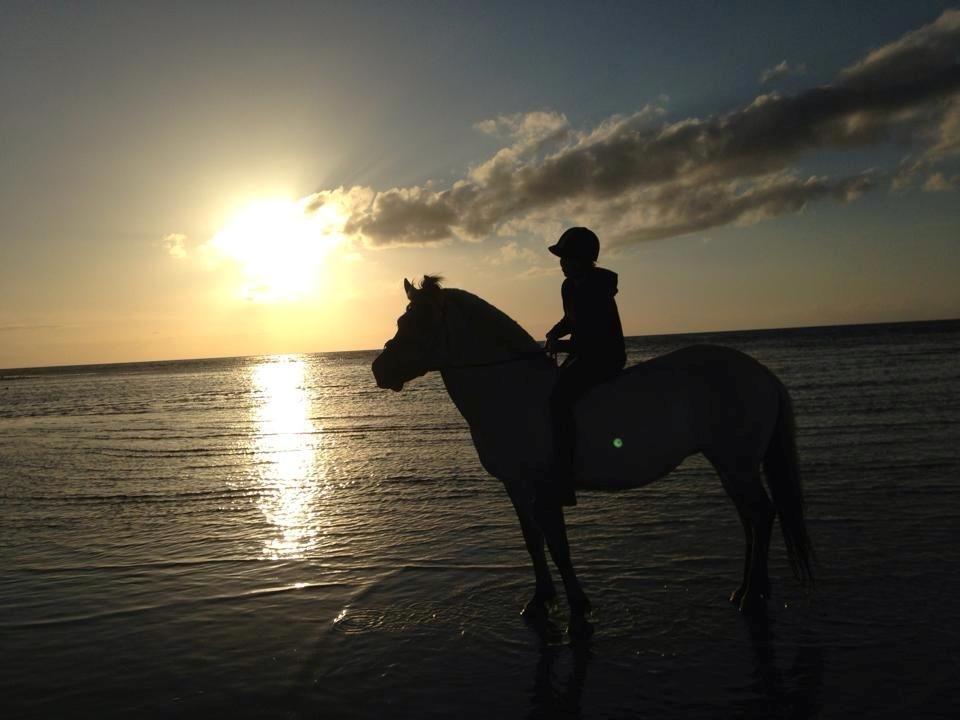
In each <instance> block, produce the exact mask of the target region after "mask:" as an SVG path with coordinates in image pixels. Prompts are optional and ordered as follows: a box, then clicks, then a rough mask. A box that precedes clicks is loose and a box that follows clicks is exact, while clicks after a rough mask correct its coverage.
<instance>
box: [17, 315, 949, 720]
mask: <svg viewBox="0 0 960 720" xmlns="http://www.w3.org/2000/svg"><path fill="white" fill-rule="evenodd" d="M698 342H714V343H718V344H723V345H728V346H732V347H736V348H738V349H740V350H743V351H745V352H747V353H749V354H751V355H753V356H754V357H756V358H757V359H759V360H760V361H761V362H763V363H765V364H766V365H768V366H769V367H770V368H771V369H772V370H774V372H776V373H777V374H778V376H779V377H780V378H781V379H782V380H783V381H784V383H785V384H786V385H787V386H788V388H789V389H790V392H791V394H792V396H793V400H794V404H795V411H796V417H797V424H798V445H799V452H800V461H801V468H802V473H803V478H804V483H805V490H806V494H807V517H808V527H809V531H810V535H811V538H812V541H813V543H814V546H815V550H816V553H817V560H818V562H817V565H816V567H815V571H816V573H817V578H818V582H817V585H816V588H815V590H814V591H813V592H811V593H806V592H805V591H804V590H803V589H802V588H801V587H800V585H799V584H798V583H797V582H796V581H795V580H794V579H793V578H792V576H791V574H790V571H789V568H788V566H787V562H786V556H785V551H784V547H783V541H782V539H781V537H780V534H779V529H778V528H775V530H774V536H773V541H772V544H771V557H770V562H771V579H772V581H773V592H774V597H773V600H772V601H771V602H770V608H769V612H768V613H767V616H766V618H761V619H750V618H747V617H745V616H743V615H741V614H739V613H738V612H737V610H736V609H735V608H734V607H733V606H731V605H730V604H729V603H728V602H727V600H726V598H727V596H728V594H729V593H730V591H731V590H732V589H734V588H735V587H736V586H737V585H738V584H739V581H740V573H741V569H742V553H743V538H742V531H741V529H740V525H739V522H738V520H737V517H736V513H735V511H734V509H733V506H732V504H731V503H730V501H729V499H728V498H727V497H726V495H725V494H724V492H723V490H722V488H721V486H720V483H719V481H718V479H717V477H716V476H715V475H714V473H713V471H712V469H711V468H710V467H709V465H708V464H707V463H706V462H705V461H704V460H703V459H702V458H691V459H690V460H688V461H687V462H686V463H684V464H683V465H682V466H681V467H680V468H679V469H677V470H676V471H675V472H673V473H672V474H671V475H669V476H668V477H667V478H666V479H664V480H661V481H659V482H657V483H654V484H653V485H650V486H648V487H645V488H642V489H638V490H633V491H630V492H628V493H622V494H609V495H607V494H601V493H590V492H584V493H582V494H581V496H580V504H579V506H578V507H576V508H575V509H573V510H571V511H569V512H568V513H567V519H568V524H569V533H570V541H571V548H572V553H573V559H574V563H575V565H576V567H577V568H578V571H579V573H580V577H581V580H582V581H583V583H584V587H585V589H586V591H587V592H588V594H589V595H590V597H591V600H592V602H593V605H594V622H595V634H594V636H593V638H592V639H591V640H590V641H589V642H587V643H574V644H573V645H571V644H569V643H566V642H557V643H553V644H551V643H544V642H543V641H542V640H541V638H540V637H539V636H538V635H537V634H536V633H534V632H533V631H531V630H530V629H529V628H528V627H527V626H526V625H525V624H524V622H523V621H522V619H521V618H520V615H519V611H520V609H521V608H522V606H523V604H524V603H525V601H526V600H527V599H528V598H529V596H530V594H531V592H532V587H533V574H532V570H531V568H530V563H529V559H528V556H527V553H526V550H525V549H524V545H523V541H522V538H521V535H520V529H519V525H518V523H517V520H516V517H515V516H514V514H513V510H512V508H511V505H510V502H509V500H508V499H507V497H506V494H505V493H504V491H503V488H502V486H501V485H500V484H499V483H498V482H497V481H496V480H493V479H492V478H490V477H489V476H487V475H486V474H485V473H484V471H483V469H482V468H481V467H480V464H479V462H478V460H477V457H476V453H475V451H474V449H473V446H472V444H471V441H470V436H469V433H468V431H467V428H466V425H465V423H464V421H463V420H462V418H461V417H460V416H459V414H458V413H457V411H456V409H455V408H454V406H453V404H452V403H451V402H450V400H449V398H448V397H447V395H446V392H445V391H444V389H443V385H442V383H441V380H440V378H439V375H438V374H436V373H434V374H431V375H428V376H426V377H424V378H421V379H419V380H416V381H414V382H412V383H410V384H409V385H408V386H407V388H406V389H405V390H404V391H403V392H401V393H393V392H390V391H385V390H379V389H377V388H376V386H375V384H374V381H373V377H372V375H371V372H370V364H371V362H372V360H373V358H374V357H375V356H376V352H372V351H371V352H347V353H319V354H311V355H289V356H270V357H248V358H228V359H215V360H184V361H171V362H154V363H134V364H120V365H99V366H80V367H64V368H43V369H35V370H4V371H0V648H2V652H3V661H2V673H0V716H2V717H3V718H60V717H97V718H119V717H124V718H125V717H136V718H154V717H184V718H192V717H203V718H209V717H231V718H237V717H241V718H242V717H251V718H254V717H256V718H273V717H276V718H380V717H415V718H432V717H436V718H449V717H458V718H487V717H500V718H553V717H582V718H626V717H641V716H642V717H655V718H674V717H676V718H724V717H764V718H765V717H790V718H802V717H830V718H832V717H837V718H848V717H868V718H878V717H891V718H892V717H897V718H900V717H910V718H917V717H953V716H954V715H953V713H954V712H955V711H956V709H957V708H958V707H960V602H958V601H957V598H958V597H960V572H958V570H957V568H958V567H960V543H958V538H960V484H958V479H960V450H958V448H960V362H958V351H960V321H942V322H924V323H903V324H890V325H869V326H847V327H826V328H808V329H795V330H771V331H753V332H736V333H716V334H701V335H695V336H693V335H669V336H658V337H638V338H631V339H629V341H628V351H629V355H630V361H631V362H636V361H640V360H643V359H646V358H649V357H653V356H656V355H659V354H662V353H665V352H668V351H670V350H673V349H676V348H679V347H682V346H685V345H689V344H693V343H698ZM555 577H556V576H555ZM562 611H563V610H562V608H561V612H562ZM558 622H562V617H561V618H558Z"/></svg>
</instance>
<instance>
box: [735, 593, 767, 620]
mask: <svg viewBox="0 0 960 720" xmlns="http://www.w3.org/2000/svg"><path fill="white" fill-rule="evenodd" d="M739 608H740V612H742V613H743V614H744V615H762V614H764V613H765V612H766V611H767V598H766V596H764V595H761V594H760V593H744V594H743V597H742V598H741V599H740V605H739Z"/></svg>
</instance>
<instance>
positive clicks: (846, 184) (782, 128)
mask: <svg viewBox="0 0 960 720" xmlns="http://www.w3.org/2000/svg"><path fill="white" fill-rule="evenodd" d="M958 47H960V11H957V10H950V11H947V12H945V13H943V14H942V15H941V16H940V17H939V18H938V19H937V20H936V21H934V22H933V23H931V24H929V25H926V26H924V27H921V28H919V29H918V30H915V31H913V32H910V33H908V34H906V35H904V36H903V37H902V38H900V39H899V40H896V41H894V42H892V43H890V44H888V45H885V46H882V47H880V48H877V49H875V50H873V51H871V52H870V53H868V54H867V55H865V56H864V57H863V58H862V59H861V60H859V61H858V62H856V63H854V64H853V65H851V66H850V67H848V68H846V69H844V70H842V71H841V72H840V73H839V74H838V75H837V77H836V78H835V80H834V81H833V82H832V83H830V84H827V85H822V86H817V87H812V88H809V89H807V90H805V91H803V92H799V93H797V94H793V95H781V94H779V93H776V92H770V93H766V94H762V95H760V96H758V97H757V98H756V99H754V100H753V102H751V103H749V104H747V105H745V106H743V107H741V108H738V109H735V110H733V111H732V112H728V113H725V114H719V115H713V116H708V117H704V118H696V117H692V118H685V119H680V120H674V121H666V120H665V110H664V108H663V107H661V106H659V105H650V106H647V107H645V108H643V109H641V110H640V111H638V112H635V113H632V114H628V115H617V116H614V117H611V118H608V119H606V120H604V121H602V122H600V123H599V124H598V125H597V126H596V127H594V128H588V129H584V130H577V129H574V128H571V127H570V126H569V123H568V122H567V119H566V117H564V116H563V115H561V114H559V113H551V112H542V111H541V112H536V113H529V114H526V115H511V116H501V117H497V118H494V119H489V120H485V121H482V122H480V123H478V124H477V125H476V127H477V129H478V130H480V131H481V132H485V133H489V134H492V135H495V136H497V137H501V138H504V139H505V140H506V143H507V144H506V145H505V147H503V148H502V149H501V150H500V151H498V152H497V153H495V154H494V155H493V156H492V157H491V158H489V159H488V160H486V161H485V162H482V163H480V164H478V165H476V166H475V167H473V168H471V169H470V170H469V172H467V173H466V175H465V176H464V177H463V178H462V179H460V180H458V181H456V182H454V183H453V184H452V186H450V187H449V188H447V189H438V188H436V187H434V186H433V185H429V184H428V185H424V186H419V187H408V188H393V189H390V190H386V191H383V192H374V191H373V190H372V189H369V188H353V189H350V190H348V191H347V190H343V189H340V190H339V191H337V192H340V193H341V194H346V195H349V196H350V197H351V198H353V199H354V200H355V202H351V203H350V206H349V208H346V211H347V212H348V213H349V220H348V221H347V223H346V224H345V231H346V232H348V233H350V234H352V235H353V236H354V237H355V238H357V239H358V240H359V241H361V242H363V243H365V244H366V245H368V246H379V247H383V246H390V245H401V244H432V243H437V242H444V241H449V240H451V239H466V240H471V239H473V240H478V239H484V238H489V237H492V236H496V235H497V234H498V232H499V231H500V230H501V229H502V228H503V227H505V226H507V225H508V224H509V223H511V222H513V223H516V222H521V221H523V220H525V219H529V218H531V217H541V218H542V217H544V216H546V215H548V214H553V215H554V216H556V217H561V218H571V219H576V220H577V222H578V223H580V222H585V221H586V220H585V219H590V221H591V222H594V223H595V227H596V229H597V230H598V231H600V234H601V237H603V238H604V240H605V241H606V242H610V241H613V242H615V243H618V244H629V243H635V242H642V241H646V240H652V239H659V238H666V237H673V236H676V235H683V234H686V233H690V232H698V231H703V230H705V229H707V228H710V227H717V226H720V225H726V224H731V223H739V224H748V223H754V222H759V221H761V220H765V219H769V218H774V217H777V216H779V215H784V214H788V213H795V212H800V211H802V210H803V209H804V208H805V207H806V206H807V205H808V204H809V203H811V202H815V201H819V200H826V199H830V200H833V201H835V202H840V203H846V202H850V201H851V200H853V199H854V198H856V197H857V196H858V195H859V194H861V193H863V192H865V191H867V190H869V189H871V188H874V187H877V186H878V185H879V183H880V180H882V179H886V180H888V181H889V182H890V183H891V184H894V183H896V182H897V180H896V178H897V174H898V173H899V172H900V170H903V168H901V169H899V170H897V171H896V172H894V171H892V170H891V171H887V172H866V171H865V172H862V173H854V174H852V175H850V176H849V177H845V178H839V179H831V178H823V177H805V178H804V177H802V176H801V174H800V173H799V172H798V171H797V170H796V167H795V166H796V163H797V161H798V160H800V159H801V158H802V157H804V156H805V155H809V154H812V153H822V152H826V151H831V150H846V149H852V148H864V147H869V146H872V145H878V144H881V143H891V142H896V143H904V144H907V145H909V146H912V147H917V148H920V151H919V152H920V155H919V157H920V159H922V162H923V164H924V168H929V167H932V166H933V165H935V164H936V163H937V162H940V161H942V160H943V159H944V158H946V157H948V156H950V155H952V154H955V153H957V152H958V149H960V61H958V52H957V48H958ZM778 67H779V66H778ZM784 67H785V69H786V68H789V66H787V65H785V66H784ZM775 69H776V68H774V70H775ZM904 172H905V173H906V175H909V172H906V171H904ZM906 175H905V177H906Z"/></svg>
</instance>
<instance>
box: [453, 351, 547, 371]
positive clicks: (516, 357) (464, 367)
mask: <svg viewBox="0 0 960 720" xmlns="http://www.w3.org/2000/svg"><path fill="white" fill-rule="evenodd" d="M546 352H547V351H546V350H530V351H529V352H522V353H520V354H518V355H514V356H513V357H509V358H505V359H503V360H490V361H488V362H476V363H461V364H457V365H441V366H440V367H438V368H437V370H469V369H470V368H484V367H493V366H494V365H509V364H510V363H515V362H520V361H521V360H526V359H528V358H531V357H538V356H540V355H544V354H546Z"/></svg>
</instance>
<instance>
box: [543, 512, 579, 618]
mask: <svg viewBox="0 0 960 720" xmlns="http://www.w3.org/2000/svg"><path fill="white" fill-rule="evenodd" d="M536 517H537V523H538V524H539V525H540V529H541V530H542V531H543V536H544V538H545V539H546V541H547V547H548V548H549V550H550V557H552V558H553V562H554V564H555V565H556V566H557V569H558V570H559V571H560V576H561V577H562V578H563V587H564V589H565V590H566V592H567V603H568V604H569V605H570V632H571V633H572V634H580V633H583V632H588V631H589V629H590V624H589V623H588V622H587V615H588V614H589V612H590V601H589V600H588V599H587V595H586V593H584V592H583V588H581V587H580V581H579V580H578V579H577V574H576V573H575V572H574V570H573V563H572V562H571V561H570V543H569V542H568V541H567V525H566V523H565V522H564V520H563V508H562V507H561V506H560V505H559V504H558V503H555V502H538V503H537V504H536Z"/></svg>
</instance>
